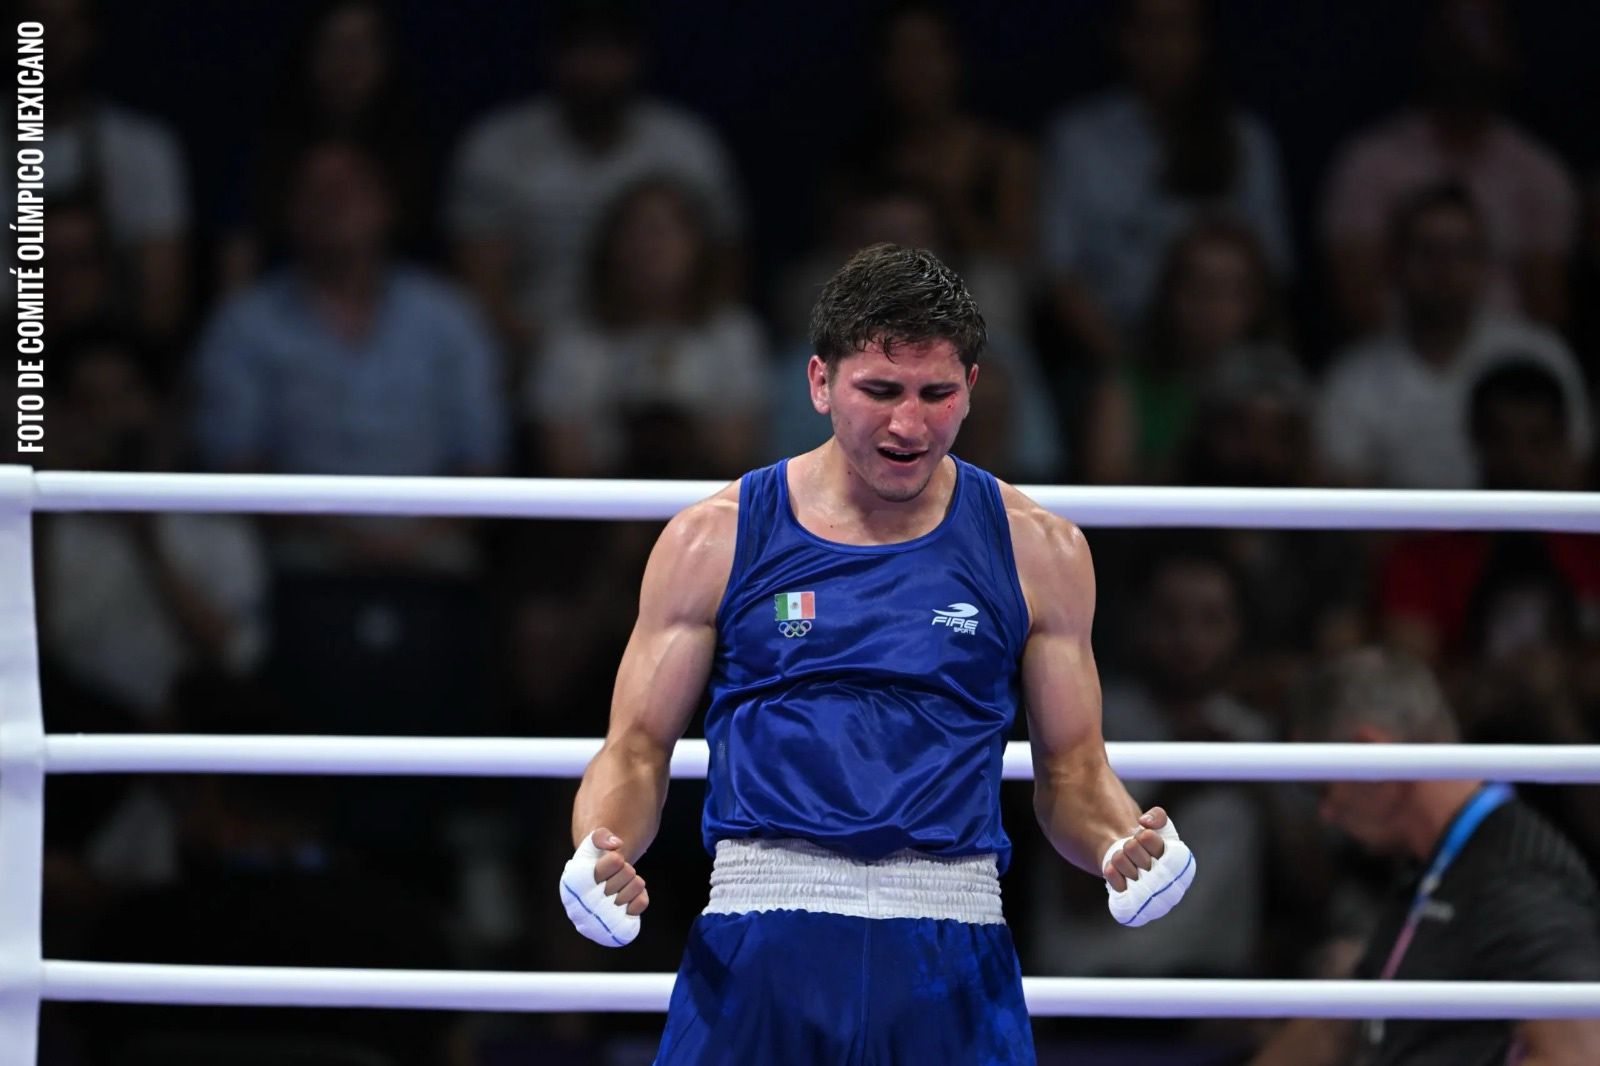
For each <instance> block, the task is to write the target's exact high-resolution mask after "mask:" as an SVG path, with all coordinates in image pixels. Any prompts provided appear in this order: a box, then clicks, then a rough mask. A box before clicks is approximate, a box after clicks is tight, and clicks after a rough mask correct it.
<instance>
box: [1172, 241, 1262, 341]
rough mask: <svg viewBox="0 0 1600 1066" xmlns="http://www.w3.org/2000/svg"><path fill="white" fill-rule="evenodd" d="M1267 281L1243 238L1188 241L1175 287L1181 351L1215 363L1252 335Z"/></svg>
mask: <svg viewBox="0 0 1600 1066" xmlns="http://www.w3.org/2000/svg"><path fill="white" fill-rule="evenodd" d="M1265 285H1266V279H1265V278H1264V277H1262V276H1261V272H1260V264H1259V263H1257V262H1256V260H1255V259H1254V258H1252V256H1251V255H1250V253H1249V252H1248V251H1247V250H1246V249H1245V248H1243V247H1242V246H1240V245H1239V244H1238V243H1237V242H1235V241H1232V240H1227V239H1224V238H1222V237H1220V236H1212V237H1209V238H1205V239H1202V240H1199V241H1196V242H1194V243H1192V244H1190V245H1188V247H1186V248H1185V249H1184V250H1183V252H1182V261H1181V263H1180V264H1179V267H1178V275H1177V279H1176V284H1175V285H1174V287H1173V291H1172V302H1173V306H1172V314H1173V321H1174V324H1175V326H1176V333H1177V338H1178V341H1179V349H1180V354H1182V355H1185V356H1188V357H1190V358H1195V359H1198V360H1200V361H1202V362H1206V363H1209V362H1211V361H1213V360H1215V358H1216V357H1217V356H1219V355H1221V354H1222V353H1223V352H1225V351H1227V350H1228V349H1229V348H1232V347H1234V346H1235V345H1237V344H1241V343H1243V342H1244V341H1246V340H1248V339H1250V337H1251V334H1252V333H1253V332H1254V331H1255V330H1256V327H1257V324H1258V323H1259V321H1260V319H1261V315H1262V313H1263V310H1264V304H1265V301H1266V294H1265V291H1264V288H1265Z"/></svg>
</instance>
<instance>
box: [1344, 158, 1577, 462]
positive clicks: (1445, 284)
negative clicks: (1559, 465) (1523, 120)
mask: <svg viewBox="0 0 1600 1066" xmlns="http://www.w3.org/2000/svg"><path fill="white" fill-rule="evenodd" d="M1391 246H1392V248H1393V254H1392V257H1391V258H1392V261H1393V264H1394V266H1393V273H1394V277H1395V280H1396V282H1397V284H1398V288H1399V296H1400V316H1399V321H1398V322H1397V323H1396V326H1395V328H1394V329H1392V330H1389V331H1386V332H1384V333H1382V334H1380V335H1378V336H1375V337H1373V338H1371V339H1369V340H1367V341H1364V342H1362V343H1359V344H1357V345H1356V346H1355V347H1353V348H1351V349H1349V350H1347V351H1345V352H1344V353H1343V354H1342V355H1340V356H1338V357H1337V358H1336V359H1335V361H1334V365H1333V366H1332V368H1331V369H1330V371H1329V373H1328V377H1327V380H1326V381H1325V382H1324V383H1323V387H1322V397H1321V405H1320V406H1321V409H1320V412H1319V420H1318V421H1319V424H1318V427H1317V437H1318V444H1319V447H1320V450H1321V453H1322V457H1323V459H1324V460H1325V461H1326V463H1327V465H1328V468H1329V472H1330V474H1332V475H1333V477H1334V478H1335V479H1336V480H1339V481H1341V482H1345V483H1350V484H1366V485H1379V486H1385V487H1391V488H1430V489H1452V488H1470V487H1471V486H1472V485H1473V484H1474V483H1475V481H1476V478H1475V472H1474V467H1473V461H1472V452H1471V442H1470V439H1469V433H1468V425H1467V419H1468V413H1469V412H1468V401H1469V396H1470V393H1471V390H1472V386H1473V384H1474V383H1475V382H1476V381H1477V379H1478V378H1479V376H1481V374H1482V373H1483V370H1484V367H1485V366H1487V365H1488V364H1490V363H1493V362H1495V361H1498V360H1499V359H1501V358H1503V357H1504V356H1505V355H1507V354H1508V353H1517V354H1519V355H1520V356H1522V357H1525V358H1527V359H1529V360H1532V361H1534V362H1537V363H1539V364H1541V365H1542V366H1544V367H1545V368H1546V369H1547V370H1549V371H1550V373H1551V374H1553V375H1554V376H1555V378H1556V380H1557V381H1558V382H1559V383H1560V385H1561V390H1562V394H1563V397H1564V402H1565V405H1566V409H1567V416H1566V417H1567V430H1568V438H1569V440H1570V442H1571V445H1572V447H1573V449H1574V450H1575V451H1576V452H1577V453H1578V454H1580V455H1586V454H1587V453H1588V450H1589V446H1590V440H1591V428H1590V416H1589V404H1588V400H1587V398H1586V397H1585V395H1584V390H1583V381H1582V375H1581V374H1580V372H1579V370H1578V367H1577V364H1576V363H1575V362H1574V361H1573V358H1572V354H1571V352H1569V351H1568V350H1567V346H1566V345H1565V344H1564V343H1563V342H1562V341H1561V339H1560V338H1559V337H1557V336H1556V335H1555V334H1553V333H1550V332H1549V331H1548V330H1545V329H1543V328H1541V327H1538V326H1535V325H1532V324H1530V323H1528V322H1525V321H1523V320H1520V319H1517V318H1513V317H1508V316H1507V315H1505V314H1502V313H1500V312H1497V311H1495V310H1493V309H1492V308H1491V307H1490V306H1489V304H1488V294H1487V287H1488V234H1487V231H1486V229H1485V222H1484V219H1483V216H1482V214H1481V213H1480V212H1479V210H1478V207H1477V204H1476V202H1475V201H1474V200H1473V199H1472V194H1471V193H1470V192H1469V191H1468V190H1467V189H1466V188H1465V186H1462V185H1460V184H1457V183H1444V184H1440V185H1431V186H1428V187H1427V188H1425V189H1422V190H1420V191H1419V192H1417V193H1416V194H1415V195H1413V196H1412V197H1411V198H1410V199H1409V200H1407V201H1406V202H1405V204H1404V205H1403V206H1402V207H1401V209H1400V211H1399V212H1398V213H1397V215H1396V217H1395V219H1394V223H1393V227H1392V237H1391Z"/></svg>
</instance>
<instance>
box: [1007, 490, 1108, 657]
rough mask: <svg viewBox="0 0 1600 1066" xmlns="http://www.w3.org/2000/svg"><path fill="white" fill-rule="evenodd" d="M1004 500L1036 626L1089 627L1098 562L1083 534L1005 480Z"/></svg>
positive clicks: (1030, 611)
mask: <svg viewBox="0 0 1600 1066" xmlns="http://www.w3.org/2000/svg"><path fill="white" fill-rule="evenodd" d="M1000 498H1001V500H1002V502H1003V503H1004V504H1005V508H1006V520H1007V522H1008V523H1009V524H1010V526H1011V550H1012V554H1013V555H1015V557H1016V560H1017V579H1018V580H1019V581H1020V582H1021V584H1022V594H1023V597H1024V598H1025V599H1026V600H1027V603H1028V617H1029V619H1030V622H1031V627H1032V628H1033V629H1034V630H1038V629H1040V628H1052V629H1054V628H1058V627H1060V628H1072V627H1077V626H1082V627H1084V628H1087V626H1088V624H1089V621H1090V619H1091V618H1092V617H1093V614H1094V594H1095V593H1094V562H1093V560H1092V559H1091V557H1090V554H1089V542H1088V540H1087V539H1086V538H1085V537H1084V535H1083V530H1081V529H1079V528H1078V527H1077V525H1076V524H1074V523H1073V522H1071V521H1068V520H1067V519H1065V518H1062V517H1061V516H1059V515H1054V514H1051V513H1050V512H1049V511H1047V510H1045V509H1044V508H1043V507H1041V506H1039V504H1038V503H1036V502H1034V501H1033V500H1031V499H1029V498H1028V497H1027V496H1025V495H1023V493H1022V492H1020V491H1019V490H1018V489H1017V488H1016V487H1014V486H1012V485H1008V484H1006V483H1005V482H1003V481H1002V482H1000Z"/></svg>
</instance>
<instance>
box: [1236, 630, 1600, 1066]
mask: <svg viewBox="0 0 1600 1066" xmlns="http://www.w3.org/2000/svg"><path fill="white" fill-rule="evenodd" d="M1298 711H1299V713H1298V720H1297V723H1296V732H1297V734H1298V736H1299V738H1300V739H1302V740H1311V741H1336V742H1337V741H1354V742H1365V743H1395V742H1408V743H1427V742H1436V743H1452V742H1455V741H1457V739H1458V737H1459V734H1458V732H1457V729H1456V725H1455V722H1454V719H1453V718H1452V717H1451V715H1450V713H1449V710H1448V708H1447V707H1446V706H1445V702H1444V698H1443V696H1442V695H1441V693H1440V691H1439V688H1438V686H1437V684H1436V683H1435V682H1434V679H1433V677H1432V675H1431V674H1430V673H1429V671H1428V670H1427V668H1426V667H1425V666H1423V665H1421V664H1420V663H1417V662H1415V661H1412V660H1410V659H1406V658H1404V657H1401V656H1398V655H1395V654H1393V653H1390V652H1384V651H1379V650H1376V649H1368V650H1364V651H1360V652H1355V653H1352V654H1350V655H1347V656H1343V657H1341V658H1339V659H1337V660H1334V661H1333V662H1331V663H1330V664H1328V666H1326V667H1325V668H1324V669H1322V670H1320V671H1319V672H1318V674H1317V676H1316V677H1315V678H1314V679H1313V682H1312V683H1311V684H1310V685H1309V686H1308V687H1307V690H1306V692H1305V694H1304V698H1303V699H1302V701H1301V705H1300V707H1299V708H1298ZM1320 810H1321V813H1322V816H1323V817H1324V818H1325V819H1326V820H1327V821H1329V822H1331V823H1332V824H1334V825H1336V826H1337V827H1338V828H1340V829H1341V830H1343V831H1344V832H1346V833H1347V834H1349V835H1350V836H1351V837H1353V838H1354V839H1355V840H1356V841H1357V842H1358V843H1360V844H1361V845H1362V846H1363V847H1365V848H1367V849H1368V850H1370V851H1373V852H1377V853H1380V854H1390V855H1395V856H1397V857H1399V858H1401V859H1402V860H1403V861H1404V862H1405V863H1406V864H1407V865H1408V876H1407V877H1406V878H1405V881H1404V883H1403V884H1402V885H1400V886H1399V887H1398V888H1397V890H1396V891H1395V893H1394V894H1393V896H1392V898H1391V899H1390V900H1389V901H1388V902H1387V903H1386V904H1385V906H1384V908H1383V910H1382V912H1381V914H1380V916H1379V920H1378V922H1377V923H1376V925H1375V926H1374V928H1373V931H1372V934H1371V936H1370V938H1369V940H1368V943H1367V949H1366V953H1365V955H1364V957H1363V958H1362V960H1361V962H1360V963H1359V964H1358V965H1357V967H1356V972H1355V975H1354V976H1356V977H1358V978H1368V979H1375V980H1402V981H1405V980H1412V981H1441V980H1444V981H1448V980H1460V981H1600V891H1597V889H1596V886H1595V883H1594V880H1593V879H1592V877H1591V876H1590V874H1589V872H1588V868H1587V866H1586V865H1585V864H1584V862H1583V860H1582V859H1581V858H1580V857H1579V855H1578V852H1577V851H1576V850H1575V849H1574V848H1573V847H1572V845H1571V844H1570V843H1568V842H1567V841H1566V839H1565V838H1563V837H1562V836H1561V835H1560V834H1559V833H1557V832H1556V830H1555V829H1554V828H1552V827H1551V826H1550V825H1549V824H1548V823H1547V822H1545V821H1544V820H1543V819H1542V818H1541V817H1540V816H1539V815H1538V814H1537V813H1535V812H1534V811H1533V810H1532V809H1531V808H1530V807H1528V806H1527V805H1526V804H1524V803H1522V802H1521V801H1520V800H1518V799H1517V798H1516V795H1515V791H1514V790H1513V789H1512V788H1511V787H1510V786H1508V785H1503V784H1494V783H1485V782H1481V781H1383V782H1373V781H1339V782H1331V783H1329V784H1328V785H1327V786H1326V787H1325V788H1324V790H1323V793H1322V800H1321V805H1320ZM1254 1062H1255V1066H1334V1064H1340V1066H1343V1064H1346V1063H1359V1064H1361V1066H1503V1064H1510V1063H1515V1064H1519V1066H1557V1064H1559V1066H1567V1064H1571V1066H1596V1064H1600V1019H1575V1020H1545V1021H1515V1020H1508V1021H1453V1020H1452V1021H1445V1020H1438V1021H1428V1020H1409V1019H1389V1020H1383V1021H1378V1020H1374V1021H1370V1022H1366V1023H1354V1022H1348V1021H1343V1020H1340V1019H1331V1018H1318V1019H1301V1020H1298V1021H1295V1022H1291V1023H1290V1024H1289V1025H1287V1026H1285V1027H1284V1028H1283V1029H1282V1030H1280V1031H1279V1032H1278V1033H1277V1034H1276V1035H1275V1036H1274V1037H1273V1039H1272V1040H1270V1041H1269V1042H1268V1044H1267V1045H1266V1047H1264V1048H1263V1049H1262V1051H1261V1053H1260V1054H1259V1055H1258V1056H1257V1058H1256V1059H1255V1060H1254Z"/></svg>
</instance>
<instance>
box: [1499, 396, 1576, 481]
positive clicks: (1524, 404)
mask: <svg viewBox="0 0 1600 1066" xmlns="http://www.w3.org/2000/svg"><path fill="white" fill-rule="evenodd" d="M1476 422H1477V424H1476V425H1475V426H1474V427H1473V446H1474V447H1475V448H1476V449H1477V453H1478V476H1479V480H1480V481H1481V483H1482V486H1483V487H1484V488H1486V489H1532V490H1544V491H1562V490H1572V489H1577V488H1579V487H1580V485H1579V476H1578V466H1579V464H1578V461H1577V457H1576V456H1575V455H1574V454H1573V452H1572V447H1571V445H1570V444H1569V443H1568V440H1567V427H1566V423H1565V421H1564V420H1563V419H1562V417H1561V411H1560V410H1559V408H1556V407H1554V406H1552V405H1551V404H1549V403H1547V402H1544V401H1542V400H1540V399H1537V398H1533V397H1526V396H1510V395H1501V396H1489V397H1486V398H1485V400H1484V401H1483V404H1482V406H1481V409H1480V410H1479V412H1478V414H1477V419H1476Z"/></svg>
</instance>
